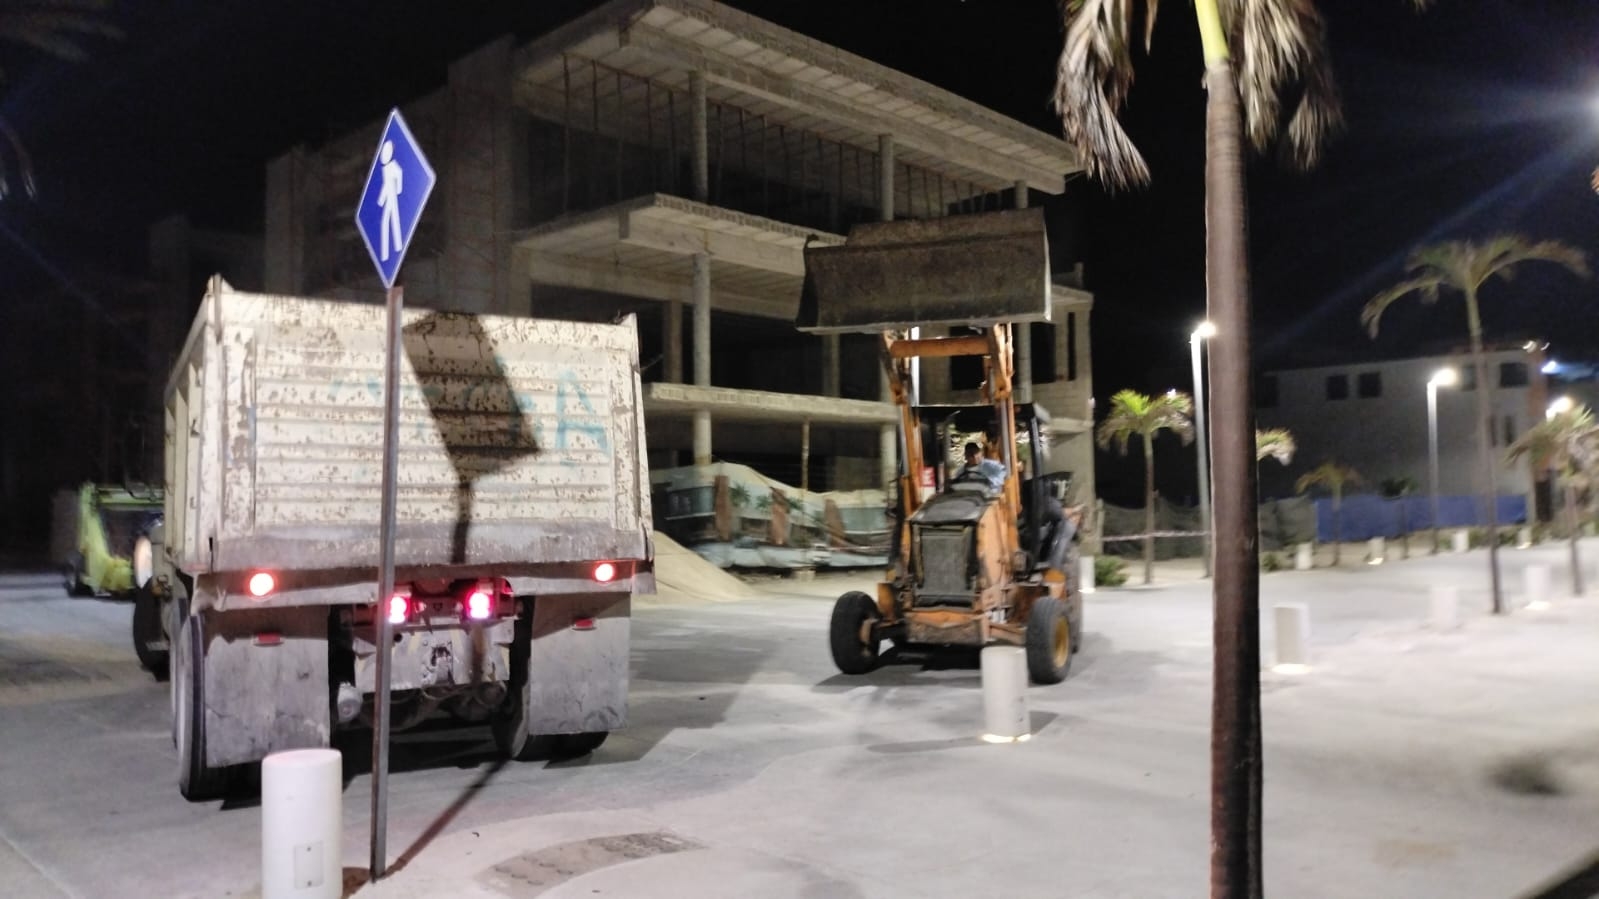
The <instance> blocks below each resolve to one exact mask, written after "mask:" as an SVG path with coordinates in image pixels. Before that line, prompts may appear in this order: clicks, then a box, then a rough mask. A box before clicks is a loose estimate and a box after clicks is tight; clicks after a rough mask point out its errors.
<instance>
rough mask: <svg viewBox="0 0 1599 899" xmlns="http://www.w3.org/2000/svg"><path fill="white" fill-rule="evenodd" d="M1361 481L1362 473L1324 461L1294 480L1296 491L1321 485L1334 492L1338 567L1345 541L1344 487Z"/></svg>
mask: <svg viewBox="0 0 1599 899" xmlns="http://www.w3.org/2000/svg"><path fill="white" fill-rule="evenodd" d="M1359 483H1361V478H1360V473H1359V472H1357V471H1355V470H1354V469H1353V468H1350V467H1349V466H1347V465H1340V464H1339V463H1337V462H1323V463H1321V464H1320V465H1318V466H1316V467H1315V468H1313V469H1311V470H1310V471H1307V472H1305V473H1304V474H1302V475H1300V476H1299V480H1298V481H1296V482H1294V492H1295V493H1304V492H1305V491H1307V490H1309V489H1310V488H1312V487H1321V488H1323V489H1325V490H1326V491H1327V492H1328V493H1330V494H1332V501H1333V567H1334V568H1336V567H1338V563H1339V561H1340V560H1341V558H1342V556H1343V553H1342V552H1341V550H1342V549H1343V542H1344V511H1343V505H1344V488H1345V487H1353V486H1355V485H1357V484H1359Z"/></svg>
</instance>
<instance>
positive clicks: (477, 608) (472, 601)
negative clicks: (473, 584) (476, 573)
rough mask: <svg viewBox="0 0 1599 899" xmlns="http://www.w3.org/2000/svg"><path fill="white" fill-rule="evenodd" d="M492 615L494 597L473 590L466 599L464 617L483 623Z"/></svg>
mask: <svg viewBox="0 0 1599 899" xmlns="http://www.w3.org/2000/svg"><path fill="white" fill-rule="evenodd" d="M493 614H494V597H493V596H492V595H490V594H488V593H485V592H484V591H482V590H473V591H472V592H471V593H470V594H469V595H468V596H467V597H466V617H468V618H470V619H472V620H473V621H483V620H485V619H487V618H489V617H490V616H492V615H493Z"/></svg>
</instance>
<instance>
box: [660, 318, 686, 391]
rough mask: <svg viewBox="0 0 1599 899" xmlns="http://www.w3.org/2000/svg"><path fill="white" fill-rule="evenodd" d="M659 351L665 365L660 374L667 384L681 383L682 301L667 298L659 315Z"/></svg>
mask: <svg viewBox="0 0 1599 899" xmlns="http://www.w3.org/2000/svg"><path fill="white" fill-rule="evenodd" d="M661 318H662V325H661V353H662V354H663V356H664V357H665V361H664V364H665V366H666V369H665V371H663V372H662V375H663V377H664V379H665V380H666V382H667V383H668V384H681V383H683V302H682V301H681V300H669V301H667V303H666V310H665V311H664V313H663V314H662V316H661Z"/></svg>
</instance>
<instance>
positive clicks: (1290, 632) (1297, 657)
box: [1273, 602, 1310, 670]
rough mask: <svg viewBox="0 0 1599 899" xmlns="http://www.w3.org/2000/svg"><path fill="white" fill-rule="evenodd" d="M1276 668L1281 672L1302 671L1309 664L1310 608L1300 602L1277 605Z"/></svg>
mask: <svg viewBox="0 0 1599 899" xmlns="http://www.w3.org/2000/svg"><path fill="white" fill-rule="evenodd" d="M1273 611H1274V618H1275V620H1276V623H1277V666H1276V667H1278V668H1279V669H1283V670H1303V669H1304V668H1305V667H1306V666H1308V665H1309V664H1310V607H1309V606H1307V605H1305V604H1304V603H1302V602H1284V603H1278V604H1277V606H1276V608H1275V609H1274V610H1273Z"/></svg>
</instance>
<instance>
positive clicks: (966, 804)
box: [0, 541, 1599, 897]
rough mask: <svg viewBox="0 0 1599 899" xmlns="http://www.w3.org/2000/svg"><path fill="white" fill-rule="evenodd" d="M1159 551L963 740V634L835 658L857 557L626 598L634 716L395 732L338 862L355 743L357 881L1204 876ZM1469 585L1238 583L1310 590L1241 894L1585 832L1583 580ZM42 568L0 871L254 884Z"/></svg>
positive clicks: (1206, 631)
mask: <svg viewBox="0 0 1599 899" xmlns="http://www.w3.org/2000/svg"><path fill="white" fill-rule="evenodd" d="M1585 552H1587V553H1589V554H1594V553H1599V544H1596V543H1595V542H1594V541H1589V542H1588V543H1587V544H1585ZM1503 558H1504V560H1505V565H1506V583H1507V585H1508V586H1509V587H1510V589H1511V591H1512V592H1514V591H1518V590H1519V585H1520V583H1521V580H1520V574H1519V572H1520V568H1521V567H1522V566H1524V565H1525V564H1527V563H1529V562H1543V563H1547V564H1550V565H1551V568H1552V570H1553V573H1554V584H1555V588H1556V591H1557V593H1559V592H1561V591H1562V590H1563V588H1564V584H1565V580H1564V577H1565V575H1564V569H1563V567H1562V563H1563V561H1564V548H1563V547H1562V546H1560V545H1545V546H1542V547H1538V548H1534V549H1531V550H1524V551H1512V552H1506V553H1505V554H1504V555H1503ZM1168 574H1169V576H1168ZM1178 574H1179V572H1178V571H1176V570H1173V571H1170V572H1169V573H1167V572H1165V570H1164V569H1163V573H1162V576H1160V577H1159V578H1158V581H1157V585H1156V586H1154V587H1152V588H1137V589H1120V590H1102V591H1100V592H1097V593H1095V594H1094V595H1093V596H1091V597H1090V598H1089V605H1088V609H1087V631H1088V633H1087V639H1086V645H1085V647H1084V651H1083V653H1082V654H1081V655H1080V656H1079V657H1078V658H1077V660H1076V662H1075V663H1074V669H1073V673H1072V676H1071V677H1070V678H1069V679H1068V680H1067V681H1066V683H1064V684H1061V685H1059V686H1055V687H1034V688H1031V689H1030V690H1029V702H1030V704H1031V709H1032V714H1033V720H1034V725H1035V737H1034V739H1033V740H1032V741H1030V742H1028V743H1025V744H1019V745H1010V746H990V745H987V744H982V743H980V742H978V740H977V736H978V734H979V731H980V729H981V723H982V713H981V696H980V690H979V678H978V673H977V671H976V669H975V666H974V665H973V664H971V662H970V661H969V660H967V659H965V658H962V657H960V656H948V655H945V656H938V657H934V658H932V659H916V660H912V659H906V660H901V662H900V663H897V664H890V665H886V666H884V667H883V668H882V669H880V670H878V671H877V672H874V673H873V674H871V675H868V676H866V677H862V678H848V677H844V676H842V675H839V674H837V673H836V671H835V670H834V669H833V668H832V665H831V662H830V660H829V659H828V656H827V650H826V641H825V633H826V622H827V615H828V612H829V609H830V606H831V603H830V599H831V597H832V596H833V595H836V594H837V593H838V592H842V590H843V589H848V588H851V587H853V586H856V585H858V584H860V583H864V582H866V581H867V580H869V578H856V579H842V578H827V577H822V578H818V579H817V580H816V581H813V582H809V583H793V582H786V581H784V582H776V583H766V584H764V585H762V590H763V592H764V593H765V595H764V596H762V597H760V598H756V599H752V600H747V601H742V602H720V603H714V604H692V605H681V606H675V605H670V604H656V605H648V606H644V607H642V608H640V609H639V611H638V614H637V618H636V624H635V635H636V645H635V650H634V656H633V667H634V682H633V691H632V726H631V727H630V728H629V729H628V730H627V731H624V732H621V733H619V734H616V735H614V736H613V737H612V738H611V740H610V741H609V742H607V743H606V744H605V745H604V746H603V747H601V749H600V750H599V751H598V752H597V753H595V754H594V755H593V756H592V757H591V758H589V759H586V760H581V761H578V762H569V763H564V764H555V765H502V764H500V763H498V762H497V761H496V760H495V759H494V757H493V753H492V749H491V747H490V746H488V744H487V743H486V741H485V735H484V734H483V733H482V731H481V730H477V731H472V730H467V731H436V732H429V733H421V734H408V735H404V736H403V737H402V738H401V743H400V746H399V747H398V748H397V750H396V765H395V770H396V773H395V776H394V779H393V781H392V790H393V793H392V798H391V813H390V814H391V818H390V822H391V823H390V832H389V845H390V847H391V849H392V851H393V854H394V856H396V858H398V859H399V861H398V862H397V864H396V870H395V871H394V873H393V874H392V875H391V876H390V877H389V878H387V879H385V880H384V881H382V882H380V883H378V884H374V885H364V886H362V885H360V883H359V880H360V878H359V872H360V870H361V869H364V868H365V861H366V834H367V822H366V809H367V804H368V796H367V792H366V791H367V786H368V779H367V777H366V776H365V775H364V774H362V773H360V772H361V769H362V766H361V765H360V764H359V763H358V760H356V759H354V758H352V759H351V766H350V767H351V771H350V777H349V778H348V780H349V786H348V788H347V789H346V792H345V815H346V820H345V851H344V859H345V864H346V866H347V868H348V869H350V870H349V873H350V875H351V887H352V890H357V893H356V894H357V895H360V896H363V897H364V896H379V897H383V896H405V897H409V896H416V897H421V896H433V895H437V894H439V893H441V892H444V893H447V894H449V895H455V896H495V897H500V896H513V897H520V896H549V897H575V896H590V897H591V896H606V895H608V896H690V895H692V896H735V895H736V896H763V897H767V896H770V897H785V896H795V897H799V896H804V897H832V896H840V897H855V896H869V897H877V896H884V897H895V896H907V897H909V896H916V897H922V896H926V897H942V896H950V897H954V896H963V897H969V896H991V895H992V896H999V895H1005V896H1051V897H1053V896H1087V897H1122V896H1126V897H1166V896H1171V897H1186V896H1199V895H1203V894H1204V892H1205V884H1206V857H1207V843H1208V831H1207V822H1208V793H1207V791H1208V786H1207V778H1208V748H1207V744H1208V714H1209V693H1210V689H1209V667H1210V615H1209V606H1210V597H1209V584H1208V582H1204V581H1199V580H1194V579H1191V578H1188V577H1178V576H1177V575H1178ZM1485 580H1486V568H1485V562H1484V560H1483V554H1482V553H1480V552H1475V553H1471V554H1467V555H1465V556H1439V557H1419V558H1415V559H1412V560H1411V561H1410V562H1405V563H1390V564H1386V565H1382V566H1364V565H1351V564H1349V562H1348V561H1347V559H1346V563H1345V565H1344V567H1343V568H1341V569H1337V570H1318V571H1314V572H1308V573H1306V572H1282V573H1277V574H1269V575H1265V576H1264V577H1263V579H1262V594H1263V599H1262V601H1263V606H1265V607H1267V609H1268V610H1269V607H1270V605H1271V604H1272V603H1273V602H1277V601H1295V602H1304V603H1306V604H1307V605H1308V606H1309V607H1310V610H1311V614H1312V617H1313V624H1312V648H1313V652H1314V656H1313V659H1312V665H1313V667H1312V670H1311V671H1310V672H1309V673H1308V674H1306V675H1303V676H1299V677H1288V676H1284V675H1279V674H1275V673H1271V672H1267V673H1265V674H1264V675H1263V692H1264V698H1263V709H1264V717H1265V734H1266V741H1267V746H1266V753H1267V754H1266V772H1267V774H1266V800H1265V801H1266V821H1265V828H1266V830H1265V833H1266V872H1267V874H1266V876H1267V890H1268V893H1269V894H1271V895H1275V896H1293V897H1320V896H1327V897H1344V896H1351V897H1354V896H1360V897H1366V896H1404V897H1431V896H1438V897H1468V896H1483V897H1490V896H1492V897H1503V896H1517V895H1533V894H1534V892H1533V891H1534V890H1536V889H1537V888H1538V887H1539V886H1540V885H1544V884H1547V883H1549V882H1551V881H1553V880H1555V879H1558V878H1559V877H1561V876H1562V872H1564V871H1566V870H1567V869H1568V868H1570V867H1571V866H1573V865H1582V864H1586V863H1588V862H1589V861H1591V860H1592V857H1593V854H1594V853H1595V851H1596V850H1599V832H1596V831H1595V830H1594V828H1593V826H1592V823H1593V822H1594V821H1595V820H1599V752H1596V750H1595V748H1594V747H1595V746H1599V741H1596V739H1595V738H1596V737H1599V703H1596V702H1595V701H1594V698H1593V697H1594V695H1595V694H1594V684H1596V683H1599V653H1596V652H1595V651H1593V643H1594V639H1595V637H1596V636H1599V627H1596V626H1599V602H1595V601H1594V600H1588V599H1584V600H1565V599H1561V598H1559V597H1558V596H1557V598H1556V601H1555V603H1554V604H1553V607H1552V608H1551V609H1549V610H1548V611H1545V612H1531V611H1518V612H1516V613H1515V614H1513V615H1511V616H1508V617H1504V618H1492V617H1490V616H1488V615H1486V614H1485V610H1486V608H1487V592H1486V589H1485V588H1484V587H1483V583H1484V582H1485ZM1594 580H1595V581H1599V578H1596V579H1594ZM1440 582H1447V583H1452V584H1455V585H1456V586H1458V587H1459V588H1460V589H1461V596H1462V604H1463V625H1462V627H1461V628H1460V629H1458V630H1456V631H1450V632H1435V631H1431V630H1429V629H1427V628H1426V627H1424V626H1423V623H1422V620H1423V618H1424V617H1425V615H1426V610H1427V602H1428V599H1427V587H1428V586H1429V585H1430V584H1433V583H1440ZM1590 582H1591V583H1592V582H1594V581H1590ZM54 589H55V593H54V594H49V593H48V592H47V591H46V590H45V588H39V589H37V590H35V589H34V588H32V587H26V586H20V587H19V586H14V585H13V582H11V581H0V671H3V672H4V674H5V677H3V678H0V722H3V726H0V836H3V837H4V839H3V840H0V883H4V884H6V887H5V889H4V892H5V893H6V895H19V896H30V895H40V896H55V895H68V896H100V895H129V896H145V895H149V896H225V895H232V896H239V895H249V894H251V892H252V891H254V890H256V889H258V887H257V886H256V885H257V884H259V870H258V859H259V848H258V846H259V842H258V841H259V815H260V813H259V811H258V810H257V809H255V808H253V807H251V805H250V803H249V802H248V801H244V802H240V801H237V800H235V801H234V802H232V803H229V804H226V805H224V806H222V807H219V806H217V805H215V804H212V805H199V806H194V805H189V804H187V803H185V802H183V800H182V799H180V798H179V797H178V796H177V791H176V789H175V787H174V784H173V772H172V770H171V769H172V767H173V764H174V762H173V760H172V750H171V748H170V741H169V739H168V738H167V734H166V720H165V713H166V710H165V690H164V687H162V686H161V685H157V684H154V683H153V682H150V681H148V679H145V678H143V676H142V675H140V674H139V673H138V672H137V671H134V670H129V666H131V664H132V663H131V650H130V649H127V648H126V645H125V641H126V630H125V628H126V622H125V620H123V618H122V615H123V614H124V611H125V607H118V606H113V605H110V604H105V603H98V602H93V601H85V600H67V599H64V598H57V597H59V588H58V587H57V588H54ZM1263 618H1264V619H1265V621H1266V622H1267V627H1266V629H1265V633H1264V634H1263V644H1264V645H1263V656H1264V658H1265V660H1266V661H1267V662H1269V661H1270V659H1271V653H1272V641H1271V633H1270V616H1269V614H1266V615H1264V616H1263ZM41 659H42V660H43V662H40V661H38V660H41ZM51 665H55V666H56V667H55V668H51V667H50V666H51ZM61 668H65V669H67V670H70V671H75V672H77V675H75V676H73V677H63V676H62V674H61V671H60V669H61ZM19 672H21V673H20V674H19ZM28 672H31V674H29V673H28ZM40 672H43V673H44V675H43V676H41V674H40ZM30 678H32V679H33V680H40V679H41V678H42V679H43V680H46V681H51V683H46V684H37V683H35V684H32V685H31V686H30V685H29V684H27V683H18V682H19V681H27V680H29V679H30ZM28 690H32V691H33V692H31V693H30V692H27V691H28ZM41 690H42V691H44V692H42V693H41V692H40V691H41ZM51 691H54V692H51ZM41 697H46V698H41ZM364 739H365V738H364V736H358V737H357V738H356V739H354V740H353V741H351V744H350V745H349V746H348V749H349V752H350V754H351V756H354V757H358V756H361V755H363V754H364V752H365V745H366V744H365V742H364ZM182 847H187V848H186V849H184V850H183V851H181V852H180V851H178V850H179V849H180V848H182Z"/></svg>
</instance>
